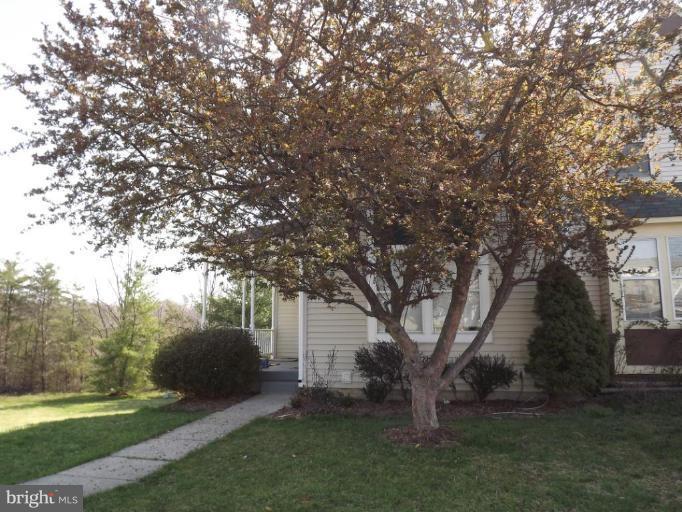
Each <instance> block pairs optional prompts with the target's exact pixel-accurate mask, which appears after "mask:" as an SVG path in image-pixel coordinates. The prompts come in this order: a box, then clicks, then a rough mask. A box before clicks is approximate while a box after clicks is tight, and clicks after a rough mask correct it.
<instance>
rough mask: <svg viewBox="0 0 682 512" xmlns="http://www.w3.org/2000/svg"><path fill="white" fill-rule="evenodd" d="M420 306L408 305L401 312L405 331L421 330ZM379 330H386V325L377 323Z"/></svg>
mask: <svg viewBox="0 0 682 512" xmlns="http://www.w3.org/2000/svg"><path fill="white" fill-rule="evenodd" d="M422 323H423V322H422V307H421V304H420V305H418V306H410V307H409V308H406V309H405V311H404V312H403V327H405V330H406V331H407V332H423V330H424V328H423V327H422ZM379 332H386V327H384V325H383V324H381V323H379Z"/></svg>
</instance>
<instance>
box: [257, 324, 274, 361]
mask: <svg viewBox="0 0 682 512" xmlns="http://www.w3.org/2000/svg"><path fill="white" fill-rule="evenodd" d="M273 338H274V336H273V332H272V329H256V330H255V331H254V332H253V340H254V341H255V342H256V345H258V348H259V350H260V355H261V356H266V355H272V351H273V348H274V347H273V346H272V342H273Z"/></svg>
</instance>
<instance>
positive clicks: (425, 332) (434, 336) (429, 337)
mask: <svg viewBox="0 0 682 512" xmlns="http://www.w3.org/2000/svg"><path fill="white" fill-rule="evenodd" d="M478 270H479V271H480V272H479V273H478V299H479V302H480V304H479V307H480V320H481V322H482V321H483V320H485V317H486V316H487V315H488V311H489V310H490V265H489V263H488V260H487V258H486V257H483V258H481V262H480V263H479V265H478ZM420 305H421V307H422V332H414V333H408V334H409V335H410V338H412V340H413V341H416V342H417V343H435V342H436V341H437V340H438V335H439V333H438V332H434V330H433V301H432V300H431V299H427V300H424V301H422V302H421V303H420ZM377 331H378V321H377V319H376V318H375V317H372V316H368V317H367V339H368V340H369V342H370V343H376V342H377V341H391V340H392V338H391V335H390V334H388V333H387V332H377ZM477 334H478V330H475V331H469V330H466V331H457V335H456V336H455V343H467V344H468V343H471V342H472V341H474V338H475V337H476V335H477ZM492 339H493V333H492V332H491V333H490V334H488V337H487V338H486V339H485V343H491V342H492Z"/></svg>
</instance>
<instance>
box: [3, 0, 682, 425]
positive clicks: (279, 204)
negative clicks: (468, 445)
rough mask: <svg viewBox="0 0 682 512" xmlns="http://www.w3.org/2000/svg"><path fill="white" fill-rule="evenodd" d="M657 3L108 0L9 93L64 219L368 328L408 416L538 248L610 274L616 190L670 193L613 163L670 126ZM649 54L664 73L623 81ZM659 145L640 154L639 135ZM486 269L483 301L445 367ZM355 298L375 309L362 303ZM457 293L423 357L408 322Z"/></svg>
mask: <svg viewBox="0 0 682 512" xmlns="http://www.w3.org/2000/svg"><path fill="white" fill-rule="evenodd" d="M675 7H676V6H675V5H674V3H673V2H670V1H667V0H567V1H562V2H542V1H539V0H522V1H518V2H508V1H505V0H486V1H468V0H465V1H457V2H455V1H444V2H437V1H435V0H433V1H431V0H426V1H424V2H413V1H411V0H390V1H389V0H387V1H378V2H376V1H363V0H360V1H354V2H345V1H344V2H342V1H338V2H337V1H330V2H317V1H313V0H299V1H293V2H292V1H284V0H252V1H248V2H224V1H223V0H183V1H175V0H174V1H163V0H160V1H158V2H155V3H151V2H147V1H126V2H123V1H122V2H106V3H105V4H104V5H103V7H102V9H99V10H97V11H91V12H85V13H81V12H79V11H78V10H76V9H75V8H74V7H72V6H71V5H70V4H68V3H67V4H65V17H66V21H65V23H64V24H63V26H62V27H60V29H59V30H58V31H57V32H50V31H46V33H45V35H44V37H43V39H42V42H41V45H40V52H41V59H40V62H38V63H37V64H36V65H34V66H32V67H31V68H30V69H29V70H28V71H27V72H25V73H14V74H12V75H11V76H9V77H8V80H9V83H10V84H12V85H14V86H15V87H17V88H18V89H19V90H20V91H22V92H23V93H24V94H25V96H26V97H27V98H28V100H29V101H30V102H31V103H32V104H33V106H34V107H35V108H36V109H37V111H38V112H39V113H40V119H41V124H42V127H41V128H40V129H39V130H38V131H37V132H36V133H34V134H33V135H32V136H31V137H30V139H29V140H28V142H27V145H28V146H31V147H33V148H36V149H37V155H36V162H37V163H40V164H45V165H49V166H51V167H52V168H53V169H54V175H53V177H52V179H51V180H50V181H49V184H48V185H46V186H45V187H44V188H43V189H41V190H38V191H36V192H37V193H44V192H45V193H49V192H52V191H58V192H60V193H63V197H64V199H63V201H62V203H61V208H60V207H58V206H56V207H55V210H54V212H55V215H54V216H53V217H52V218H51V220H57V219H59V218H63V217H68V218H70V219H71V220H72V222H73V223H74V225H78V226H82V225H87V226H89V227H90V228H92V229H93V230H94V231H95V234H96V237H97V240H98V242H99V245H100V246H104V245H111V244H116V243H117V242H120V241H123V240H125V239H127V238H128V237H129V236H130V235H131V234H132V233H137V234H138V235H141V236H143V237H144V238H146V239H147V240H148V241H149V242H150V243H153V244H156V245H157V246H158V247H162V248H165V247H183V248H185V249H187V250H188V253H189V256H188V261H189V262H190V263H197V262H200V261H205V260H209V261H211V262H212V263H213V264H215V265H222V266H225V267H226V268H228V269H234V270H235V271H237V272H240V273H248V272H252V271H253V272H256V273H257V274H258V275H260V276H261V277H263V278H265V279H267V280H268V281H269V282H272V283H275V284H276V285H277V286H278V287H279V289H280V290H281V291H282V292H283V293H284V294H285V295H287V296H293V295H294V294H295V293H296V292H297V291H299V290H302V291H305V292H307V293H309V294H310V296H311V297H316V298H321V299H323V300H325V301H327V302H330V303H345V304H351V305H353V306H355V307H356V308H358V309H360V310H361V311H363V312H364V313H365V314H367V315H370V316H374V317H376V318H377V319H378V320H379V321H380V322H382V323H383V324H384V325H385V326H386V330H387V332H388V333H389V334H390V335H391V336H392V337H393V339H395V340H396V341H397V342H398V343H399V344H400V346H401V348H402V349H403V352H404V354H405V359H406V364H407V368H408V371H409V374H410V381H411V386H412V394H411V396H412V412H413V417H414V422H415V425H416V427H417V428H418V429H431V428H435V427H437V426H438V420H437V415H436V407H435V403H436V397H437V395H438V393H439V391H440V390H441V389H443V388H444V387H446V386H447V385H448V384H449V383H450V382H451V381H452V380H453V378H454V377H455V376H457V375H458V374H459V373H460V372H461V371H462V369H463V368H464V367H465V366H466V365H467V363H468V362H469V361H470V360H471V358H472V357H473V356H474V355H475V354H476V353H477V352H478V351H479V349H480V347H481V346H482V344H483V342H484V341H485V339H486V337H487V336H488V334H489V333H490V332H491V329H492V327H493V325H494V323H495V319H496V318H497V315H498V313H499V311H500V310H501V309H502V307H503V305H504V304H505V302H506V300H507V298H508V297H509V294H510V293H511V290H512V289H513V287H514V286H515V285H517V284H518V283H520V282H524V281H527V280H531V279H534V278H535V276H536V274H537V271H538V269H539V267H540V266H541V264H543V262H544V261H547V260H554V259H562V258H563V259H565V260H567V261H569V262H570V263H571V265H572V266H574V267H575V268H576V269H580V270H588V269H589V270H595V269H602V268H604V267H605V266H606V262H605V251H604V247H605V246H608V245H610V244H613V243H614V240H615V239H616V237H617V236H618V235H619V230H629V229H631V228H632V226H633V225H634V222H633V221H632V220H631V219H628V218H627V217H626V216H625V215H624V214H623V213H622V212H621V211H620V210H619V208H618V206H617V204H618V202H617V199H619V198H622V197H625V196H628V195H630V194H632V193H641V194H644V195H647V194H651V193H654V192H655V191H672V187H670V186H667V187H666V186H664V185H657V184H656V183H654V182H644V181H641V180H637V179H632V180H629V181H627V182H625V183H618V182H617V181H616V180H615V178H614V176H613V175H612V174H611V173H610V170H611V169H612V168H614V167H622V166H625V165H627V164H631V163H634V162H635V161H637V159H638V158H639V157H640V156H641V155H639V154H635V153H631V154H629V155H624V154H623V151H622V149H623V148H624V147H625V146H626V144H629V143H632V142H635V141H637V140H639V139H640V138H641V137H642V136H643V134H650V133H653V131H654V129H656V128H658V127H660V126H666V127H669V128H671V129H672V131H673V133H679V130H678V129H679V126H680V122H679V121H680V110H679V109H671V108H670V105H674V104H676V102H677V104H679V93H680V83H681V82H680V80H679V78H680V54H679V42H678V41H679V40H678V39H676V34H677V33H678V28H679V27H677V28H674V29H673V30H672V31H663V32H661V31H660V27H661V22H662V21H665V20H667V19H669V18H670V15H671V13H672V12H673V10H674V9H675ZM644 58H647V59H650V60H649V62H653V63H656V66H657V68H656V75H655V76H656V77H657V78H656V79H655V80H652V77H651V76H649V75H648V74H647V73H646V72H641V73H639V74H638V75H637V76H635V77H634V79H633V80H631V79H630V78H629V77H624V76H623V75H622V73H621V71H622V70H621V67H622V64H623V62H624V61H635V60H640V61H641V59H644ZM645 148H646V146H645ZM481 258H486V259H488V260H490V261H491V262H492V267H493V269H492V272H491V273H492V282H491V288H492V290H491V293H492V299H491V305H490V309H489V312H488V314H487V316H486V318H484V319H482V323H481V327H480V329H479V330H478V333H477V334H476V336H475V338H474V340H473V342H472V343H471V344H470V345H469V346H468V347H467V348H466V349H465V350H464V351H463V353H462V354H461V356H460V357H459V358H458V359H457V360H456V361H455V363H454V364H452V365H449V366H448V364H447V363H448V357H449V355H450V351H451V348H452V346H453V342H454V339H455V336H456V333H457V331H458V327H459V324H460V320H461V317H462V312H463V311H464V307H465V303H466V300H467V295H468V289H469V286H470V283H471V280H472V278H473V277H474V276H475V275H476V273H477V271H476V268H477V265H478V263H479V262H480V260H481ZM353 287H355V288H357V289H358V290H359V292H360V294H361V296H362V298H361V299H358V298H357V295H353V294H352V293H351V289H352V288H353ZM439 288H451V289H452V295H451V301H450V304H449V307H448V310H447V314H446V317H445V319H444V325H443V328H442V330H441V333H440V335H439V337H438V340H437V342H436V343H435V345H434V349H433V351H432V352H431V353H430V354H429V355H428V357H424V355H423V354H421V353H420V351H419V346H418V344H417V343H416V342H414V340H412V339H411V337H410V335H409V333H408V332H407V331H406V330H405V328H404V327H403V325H402V322H401V319H402V317H403V313H404V311H405V310H406V308H408V307H410V306H413V305H415V304H418V303H420V302H421V301H423V300H425V299H429V298H433V297H434V296H436V292H435V290H437V289H439Z"/></svg>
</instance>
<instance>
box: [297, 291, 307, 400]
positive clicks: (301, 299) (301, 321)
mask: <svg viewBox="0 0 682 512" xmlns="http://www.w3.org/2000/svg"><path fill="white" fill-rule="evenodd" d="M307 349H308V295H307V294H306V293H305V292H298V387H301V388H302V387H304V386H305V384H306V375H305V364H306V357H305V355H306V350H307Z"/></svg>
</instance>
